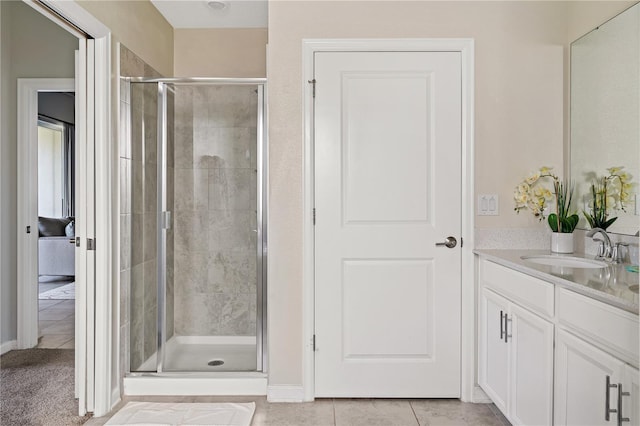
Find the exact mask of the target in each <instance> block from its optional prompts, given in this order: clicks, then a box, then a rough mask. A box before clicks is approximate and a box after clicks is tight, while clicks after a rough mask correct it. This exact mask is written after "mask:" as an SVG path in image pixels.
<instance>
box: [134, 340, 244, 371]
mask: <svg viewBox="0 0 640 426" xmlns="http://www.w3.org/2000/svg"><path fill="white" fill-rule="evenodd" d="M156 356H157V353H155V354H153V355H152V356H151V357H149V359H147V360H146V361H145V362H144V364H142V366H141V367H140V369H139V371H140V372H153V371H155V370H156V366H157V361H156ZM256 358H257V355H256V338H255V337H253V336H214V337H210V336H173V337H172V338H171V339H169V340H168V341H167V346H166V349H165V357H164V363H163V366H162V370H163V371H166V372H185V371H205V372H206V371H210V372H218V371H256V366H257V361H256Z"/></svg>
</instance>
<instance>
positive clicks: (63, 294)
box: [38, 282, 76, 300]
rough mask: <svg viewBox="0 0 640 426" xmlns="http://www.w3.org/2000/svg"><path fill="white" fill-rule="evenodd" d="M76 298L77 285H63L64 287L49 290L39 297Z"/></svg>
mask: <svg viewBox="0 0 640 426" xmlns="http://www.w3.org/2000/svg"><path fill="white" fill-rule="evenodd" d="M75 298H76V283H75V282H73V283H71V284H66V285H63V286H62V287H58V288H54V289H52V290H47V291H45V292H42V293H40V294H39V295H38V299H56V300H61V299H65V300H66V299H75Z"/></svg>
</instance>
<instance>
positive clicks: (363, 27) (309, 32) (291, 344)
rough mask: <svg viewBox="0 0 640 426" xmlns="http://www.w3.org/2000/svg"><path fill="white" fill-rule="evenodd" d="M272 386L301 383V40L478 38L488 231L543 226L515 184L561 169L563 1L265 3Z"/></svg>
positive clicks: (480, 158) (480, 222) (479, 134)
mask: <svg viewBox="0 0 640 426" xmlns="http://www.w3.org/2000/svg"><path fill="white" fill-rule="evenodd" d="M269 6H270V7H269V56H268V70H269V72H268V79H269V108H270V109H269V113H270V123H269V129H270V130H269V137H270V139H269V144H270V229H269V231H270V246H269V260H270V263H269V285H270V287H269V303H270V309H269V330H270V383H271V384H276V385H277V384H299V383H301V379H302V366H301V359H302V356H301V350H302V341H301V335H302V325H301V320H302V315H301V312H302V308H301V302H302V299H301V294H302V191H303V188H302V173H303V170H302V155H303V152H302V147H303V134H302V132H303V123H302V92H301V88H302V84H301V83H302V72H301V66H302V65H301V64H302V56H301V45H302V39H304V38H349V37H358V38H385V37H386V38H402V37H406V38H412V37H415V38H428V37H464V38H474V39H475V43H476V45H475V55H476V62H475V84H476V89H475V128H476V130H475V148H476V158H475V165H476V170H475V176H476V192H477V193H497V194H499V195H500V198H501V206H500V209H501V215H500V216H496V217H483V218H477V221H476V226H478V227H484V228H491V227H494V228H497V227H526V226H540V225H539V224H537V223H536V222H535V221H534V220H533V218H532V217H530V215H520V216H517V215H515V214H514V212H513V206H512V204H511V198H512V192H513V188H514V186H515V185H516V184H517V182H518V180H519V179H520V178H521V177H522V176H523V175H525V174H527V173H528V172H529V171H531V170H532V169H535V168H537V167H539V166H541V165H548V166H554V167H556V168H557V169H558V170H560V169H561V167H562V161H563V154H562V150H563V131H564V129H563V111H564V100H563V99H564V97H563V84H564V47H565V45H566V19H567V8H566V4H565V3H563V2H430V1H425V2H417V1H413V2H397V1H394V2H382V1H380V2H360V1H355V2H347V1H344V2H324V1H318V2H286V1H282V2H281V1H275V2H273V1H272V2H270V4H269Z"/></svg>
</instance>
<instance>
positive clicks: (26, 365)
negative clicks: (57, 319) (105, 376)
mask: <svg viewBox="0 0 640 426" xmlns="http://www.w3.org/2000/svg"><path fill="white" fill-rule="evenodd" d="M73 363H74V351H73V350H72V349H26V350H19V351H10V352H7V353H6V354H4V355H2V357H0V425H11V426H21V425H25V426H26V425H30V426H70V425H81V424H83V423H84V422H86V421H87V420H88V419H89V417H90V416H85V417H80V416H78V403H77V401H76V400H75V399H74V394H73V386H74V383H73V382H74V380H73V375H74V368H73Z"/></svg>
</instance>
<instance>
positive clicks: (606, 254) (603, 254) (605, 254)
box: [587, 228, 612, 260]
mask: <svg viewBox="0 0 640 426" xmlns="http://www.w3.org/2000/svg"><path fill="white" fill-rule="evenodd" d="M598 233H600V234H602V238H604V239H601V238H596V237H594V235H596V234H598ZM587 237H593V241H600V245H599V246H598V254H597V255H596V258H598V259H604V260H609V259H611V254H612V253H611V251H612V247H611V238H609V235H607V231H605V230H604V229H602V228H593V229H592V230H591V231H589V232H587Z"/></svg>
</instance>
